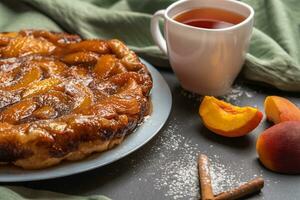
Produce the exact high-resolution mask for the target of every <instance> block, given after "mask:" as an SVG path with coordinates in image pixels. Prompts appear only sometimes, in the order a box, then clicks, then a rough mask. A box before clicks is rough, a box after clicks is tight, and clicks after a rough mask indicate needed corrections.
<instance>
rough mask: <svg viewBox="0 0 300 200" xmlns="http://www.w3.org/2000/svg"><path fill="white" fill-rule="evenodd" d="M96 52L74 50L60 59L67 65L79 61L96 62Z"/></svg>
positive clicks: (78, 62)
mask: <svg viewBox="0 0 300 200" xmlns="http://www.w3.org/2000/svg"><path fill="white" fill-rule="evenodd" d="M98 57H99V56H98V54H96V53H93V52H89V51H87V52H84V51H82V52H76V53H71V54H67V55H65V56H64V57H62V61H63V62H64V63H66V64H69V65H74V64H80V63H96V62H97V59H98Z"/></svg>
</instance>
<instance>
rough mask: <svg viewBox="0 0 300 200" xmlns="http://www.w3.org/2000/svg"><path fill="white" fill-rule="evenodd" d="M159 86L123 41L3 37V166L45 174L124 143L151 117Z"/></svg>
mask: <svg viewBox="0 0 300 200" xmlns="http://www.w3.org/2000/svg"><path fill="white" fill-rule="evenodd" d="M151 88H152V79H151V76H150V74H149V72H148V70H147V68H146V67H145V66H144V64H142V63H141V61H140V60H139V58H138V57H137V56H136V54H135V53H134V52H132V51H131V50H129V49H128V48H127V47H126V46H125V45H124V44H123V43H122V42H121V41H119V40H116V39H112V40H98V39H87V40H83V39H82V38H80V37H79V36H78V35H71V34H66V33H54V32H48V31H42V30H24V31H20V32H10V33H1V34H0V162H2V163H12V164H14V165H17V166H20V167H23V168H26V169H39V168H45V167H49V166H52V165H55V164H58V163H59V162H61V161H62V160H79V159H82V158H84V157H86V156H87V155H89V154H91V153H93V152H101V151H105V150H107V149H110V148H112V147H113V146H115V145H117V144H119V143H121V142H122V141H123V140H124V138H125V136H126V135H127V134H129V133H131V132H132V131H133V130H134V129H135V128H136V127H137V125H138V124H139V123H140V122H141V121H142V120H143V118H144V116H146V115H148V114H149V104H150V101H149V93H150V90H151Z"/></svg>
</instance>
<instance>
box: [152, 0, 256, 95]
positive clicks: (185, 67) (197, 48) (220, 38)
mask: <svg viewBox="0 0 300 200" xmlns="http://www.w3.org/2000/svg"><path fill="white" fill-rule="evenodd" d="M204 7H208V8H218V9H223V10H227V11H232V12H234V13H237V14H240V15H242V16H244V17H245V18H246V19H245V20H244V21H242V22H241V23H239V24H236V25H233V26H231V27H228V28H222V29H206V28H198V27H193V26H188V25H185V24H183V23H180V22H177V21H175V20H174V19H173V18H174V17H175V16H177V15H178V14H180V13H182V12H185V11H188V10H192V9H196V8H204ZM253 17H254V10H253V9H252V8H251V7H250V6H249V5H247V4H245V3H242V2H239V1H236V0H181V1H178V2H175V3H173V4H172V5H170V6H169V7H168V8H167V9H166V10H159V11H157V12H156V13H155V14H154V15H153V17H152V20H151V33H152V37H153V39H154V41H155V42H156V44H157V45H158V46H159V47H160V49H161V50H162V51H163V52H164V53H165V54H167V55H168V57H169V60H170V64H171V66H172V68H173V70H174V72H175V74H176V76H177V77H178V79H179V81H180V83H181V86H182V87H183V88H185V89H187V90H189V91H192V92H195V93H198V94H202V95H215V96H218V95H223V94H225V93H227V92H228V91H229V89H230V87H231V85H232V83H233V81H234V80H235V78H236V77H237V75H238V73H239V72H240V70H241V68H242V65H243V63H244V60H245V55H246V50H247V48H248V45H249V41H250V38H251V33H252V27H253ZM160 18H162V19H164V22H165V23H164V35H165V38H166V40H165V39H164V37H163V35H162V33H161V32H160V28H159V20H160Z"/></svg>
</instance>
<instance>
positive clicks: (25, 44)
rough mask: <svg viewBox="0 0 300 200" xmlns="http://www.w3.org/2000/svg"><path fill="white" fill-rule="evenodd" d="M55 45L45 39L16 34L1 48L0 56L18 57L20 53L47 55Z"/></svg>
mask: <svg viewBox="0 0 300 200" xmlns="http://www.w3.org/2000/svg"><path fill="white" fill-rule="evenodd" d="M55 48H56V47H55V46H54V45H53V44H52V43H51V42H48V41H47V40H45V39H40V38H34V37H32V36H31V37H22V36H17V37H16V38H15V39H14V40H12V41H11V42H9V44H8V45H7V46H6V47H4V48H3V51H2V56H3V57H5V58H8V57H18V56H22V55H30V54H39V55H48V54H50V53H51V52H52V51H54V50H55Z"/></svg>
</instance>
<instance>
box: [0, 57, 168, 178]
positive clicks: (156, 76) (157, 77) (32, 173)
mask: <svg viewBox="0 0 300 200" xmlns="http://www.w3.org/2000/svg"><path fill="white" fill-rule="evenodd" d="M140 60H141V61H142V63H144V64H145V65H146V66H147V68H148V70H149V71H150V74H151V76H152V79H153V88H152V90H151V95H152V94H153V90H154V87H156V86H155V84H156V82H157V81H160V82H161V83H163V86H164V87H165V89H164V90H165V91H164V92H166V96H167V99H166V102H168V104H169V107H168V108H166V111H167V112H166V113H165V116H164V117H163V119H162V120H161V122H159V125H157V126H156V127H155V128H154V131H153V133H152V134H151V135H150V136H149V137H146V139H145V140H143V141H142V142H140V143H139V144H138V145H136V146H134V147H133V148H131V149H129V150H128V151H125V152H123V153H122V154H121V155H119V156H117V157H115V158H112V159H111V160H108V161H106V162H103V163H101V164H96V163H95V164H94V165H89V166H86V167H84V168H80V169H78V168H76V170H74V169H73V171H72V170H70V171H67V172H65V173H55V167H59V165H58V166H54V167H53V168H45V169H41V170H44V171H46V172H47V173H45V174H44V175H43V171H39V170H24V169H21V168H16V170H20V171H21V172H24V173H25V174H22V175H21V176H20V175H19V174H13V175H5V176H4V175H3V174H0V182H1V183H9V182H28V181H40V180H49V179H55V178H60V177H66V176H71V175H76V174H79V173H83V172H87V171H90V170H94V169H96V168H100V167H103V166H106V165H109V164H111V163H113V162H116V161H118V160H120V159H122V158H124V157H126V156H128V155H130V154H132V153H133V152H135V151H137V150H138V149H140V148H141V147H142V146H144V145H145V144H146V143H148V142H149V141H150V140H151V139H152V138H153V137H154V136H156V135H157V134H158V133H159V132H160V130H161V129H162V127H163V126H164V125H165V124H166V122H167V120H168V118H169V116H170V113H171V110H172V101H173V100H172V93H171V90H170V87H169V85H168V84H167V82H166V80H165V79H164V77H163V76H162V75H161V74H160V72H159V71H158V70H157V69H156V68H155V67H154V66H152V65H151V64H150V63H149V62H147V61H146V60H144V59H142V58H140ZM147 121H148V120H146V121H145V122H143V124H145V123H147ZM143 124H142V125H141V126H140V127H138V128H137V129H136V130H135V131H138V130H139V129H141V127H143ZM134 134H135V133H132V134H130V135H129V136H128V137H130V136H131V137H132V136H134ZM122 143H123V142H122ZM122 143H121V144H120V145H118V146H116V147H114V148H113V149H112V150H114V149H118V148H121V147H120V146H121V145H122ZM112 150H108V151H105V152H99V156H100V154H101V153H107V152H108V153H109V152H110V151H112ZM95 155H96V154H94V155H90V158H91V157H92V156H95ZM87 159H88V158H85V159H84V160H79V161H74V162H72V161H71V162H70V163H65V164H64V165H63V166H65V165H66V166H68V165H70V166H71V167H72V166H74V165H75V166H78V165H80V164H85V163H84V162H85V161H86V162H88V160H87ZM96 161H97V160H95V162H96ZM7 168H9V166H7ZM13 168H15V167H13ZM48 169H49V170H50V172H49V170H48ZM51 171H53V172H51ZM26 172H29V173H26ZM48 173H50V175H49V174H48ZM51 173H52V175H51ZM18 176H20V177H18Z"/></svg>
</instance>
